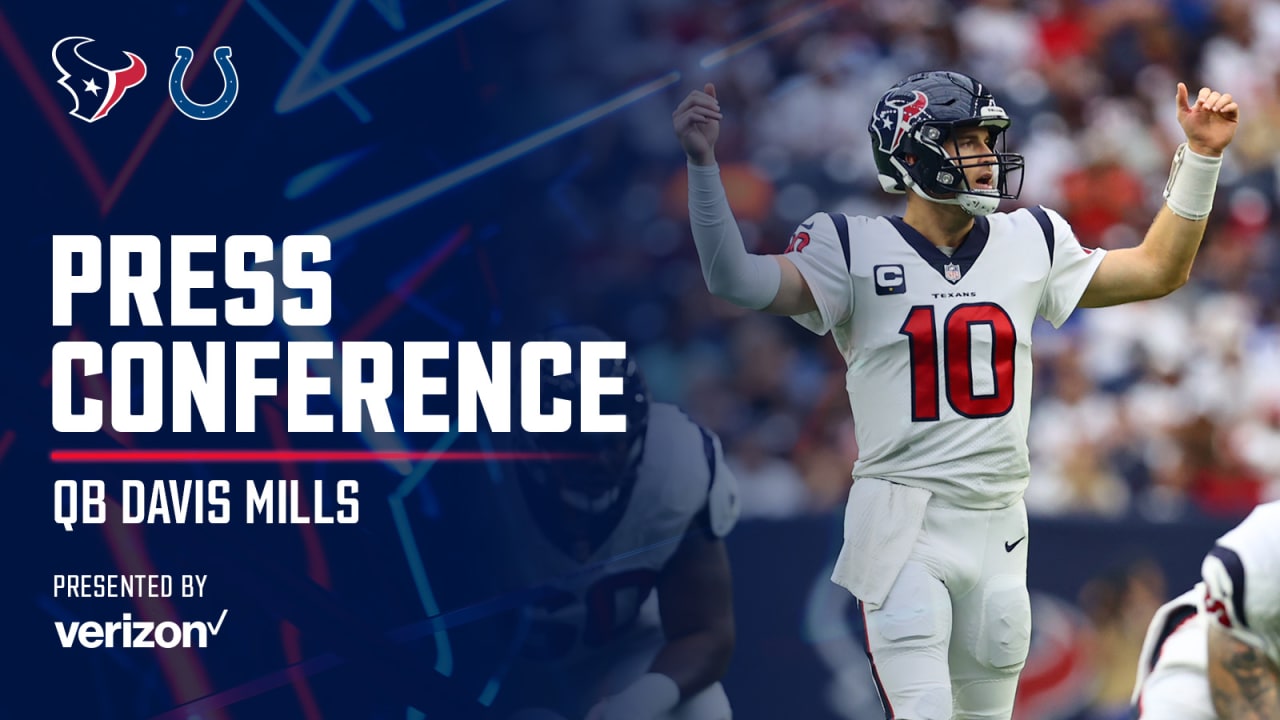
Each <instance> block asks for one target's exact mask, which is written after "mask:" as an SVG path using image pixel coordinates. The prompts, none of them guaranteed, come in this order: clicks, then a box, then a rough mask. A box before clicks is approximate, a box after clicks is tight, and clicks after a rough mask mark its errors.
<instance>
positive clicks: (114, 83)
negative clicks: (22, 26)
mask: <svg viewBox="0 0 1280 720" xmlns="http://www.w3.org/2000/svg"><path fill="white" fill-rule="evenodd" d="M91 42H93V39H92V38H87V37H75V36H73V37H64V38H62V39H61V40H59V41H58V42H57V43H56V44H55V45H54V46H53V64H54V66H55V67H57V68H58V72H60V73H62V77H61V78H58V84H59V85H61V86H62V87H64V88H66V89H67V92H69V93H71V97H72V98H74V99H75V103H76V104H75V107H73V108H71V112H70V115H72V116H73V117H77V118H80V119H81V120H83V121H85V122H90V123H91V122H96V121H98V120H101V119H102V118H104V117H106V116H107V113H109V112H111V108H113V107H115V106H116V103H118V102H120V98H122V97H124V91H125V90H128V89H129V88H131V87H133V86H134V85H137V84H138V83H140V82H142V81H143V79H144V78H146V77H147V64H146V63H144V62H142V58H140V57H138V56H137V55H134V54H133V53H131V52H125V53H124V56H125V57H126V58H128V59H129V64H128V66H126V67H123V68H120V69H118V70H108V69H106V68H104V67H101V66H99V65H95V64H94V63H91V62H89V61H88V60H85V59H84V57H83V56H81V55H80V46H81V45H85V44H87V43H91Z"/></svg>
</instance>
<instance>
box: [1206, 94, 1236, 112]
mask: <svg viewBox="0 0 1280 720" xmlns="http://www.w3.org/2000/svg"><path fill="white" fill-rule="evenodd" d="M1230 104H1231V93H1222V94H1221V95H1219V96H1218V99H1217V100H1214V101H1213V104H1212V105H1211V106H1210V107H1211V108H1212V109H1213V111H1214V112H1222V109H1223V108H1225V107H1226V106H1228V105H1230Z"/></svg>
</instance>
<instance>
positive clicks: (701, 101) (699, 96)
mask: <svg viewBox="0 0 1280 720" xmlns="http://www.w3.org/2000/svg"><path fill="white" fill-rule="evenodd" d="M692 95H693V100H694V104H696V105H701V106H703V107H709V108H711V109H713V110H719V109H720V101H719V100H717V99H716V97H715V96H714V95H708V94H706V93H704V92H698V91H697V90H694V91H693V93H692Z"/></svg>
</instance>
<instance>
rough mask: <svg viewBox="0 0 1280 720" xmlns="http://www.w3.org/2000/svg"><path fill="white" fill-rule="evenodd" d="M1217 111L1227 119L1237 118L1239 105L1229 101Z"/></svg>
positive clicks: (1238, 116) (1238, 117)
mask: <svg viewBox="0 0 1280 720" xmlns="http://www.w3.org/2000/svg"><path fill="white" fill-rule="evenodd" d="M1218 113H1219V114H1220V115H1222V117H1224V118H1226V119H1228V120H1239V119H1240V106H1239V105H1237V104H1235V102H1229V103H1227V105H1226V106H1225V107H1223V108H1222V109H1221V110H1219V111H1218Z"/></svg>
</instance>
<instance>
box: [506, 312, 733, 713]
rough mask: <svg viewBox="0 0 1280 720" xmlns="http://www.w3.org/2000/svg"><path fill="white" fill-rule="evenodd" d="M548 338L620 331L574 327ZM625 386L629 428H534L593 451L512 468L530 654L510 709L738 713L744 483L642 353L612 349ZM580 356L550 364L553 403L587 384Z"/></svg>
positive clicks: (540, 440)
mask: <svg viewBox="0 0 1280 720" xmlns="http://www.w3.org/2000/svg"><path fill="white" fill-rule="evenodd" d="M550 339H553V340H561V341H566V342H569V343H570V344H571V345H574V346H577V344H579V343H581V342H584V341H607V340H609V337H608V336H606V335H605V334H604V333H603V332H601V331H600V330H597V329H595V328H591V327H585V326H566V327H561V328H557V329H556V330H554V331H552V332H551V333H550ZM600 375H601V377H604V378H607V379H609V380H610V381H613V382H617V384H618V385H619V386H620V390H621V392H620V394H608V395H603V396H602V397H601V408H600V412H601V413H603V414H606V415H624V416H626V418H627V431H626V432H625V433H589V432H581V431H579V430H577V428H576V426H575V427H574V428H572V429H571V430H570V431H569V432H565V433H529V434H526V435H524V436H523V437H524V438H525V440H527V441H528V442H529V443H530V447H531V448H532V449H534V450H537V451H542V452H548V453H568V454H572V455H579V456H582V457H583V458H584V459H581V460H560V461H549V462H530V463H524V464H519V465H516V466H514V467H515V469H516V471H517V473H518V477H517V478H516V482H515V483H513V484H511V485H509V486H507V489H509V490H510V492H508V493H507V494H506V495H505V498H506V500H507V501H508V502H506V503H505V506H506V507H505V515H506V517H505V519H504V521H503V524H504V527H505V529H506V530H508V531H510V532H511V533H513V537H514V539H515V541H516V543H517V547H516V548H515V549H514V552H513V553H512V557H511V558H510V560H511V561H513V562H514V563H516V564H517V566H518V567H517V572H518V573H519V576H520V579H521V583H522V585H523V586H524V587H529V588H539V589H541V590H542V591H543V592H541V593H540V594H539V596H538V597H537V599H536V600H534V601H533V602H532V603H531V605H530V606H529V607H527V608H526V609H525V618H524V623H525V625H526V628H527V630H526V632H525V639H524V643H523V650H522V659H521V660H520V661H519V662H518V663H517V667H515V668H513V670H512V672H511V676H512V677H513V678H515V679H518V680H519V682H520V687H518V688H517V689H515V690H514V691H507V690H504V691H503V692H504V694H508V695H511V694H514V695H515V697H516V698H517V699H518V702H519V705H520V707H522V708H523V710H521V711H519V712H517V713H515V714H514V715H512V716H511V717H510V720H552V719H556V720H560V719H565V720H584V719H585V720H730V718H731V717H732V712H731V711H730V706H729V701H728V698H727V697H726V695H725V692H724V689H723V687H722V686H721V685H720V679H721V677H723V675H724V673H725V670H726V669H727V667H728V664H729V658H730V656H731V655H732V653H733V644H734V627H733V603H732V586H731V579H730V575H729V560H728V555H727V553H726V551H725V547H724V542H723V538H724V536H725V535H727V534H728V533H729V531H730V530H732V529H733V526H734V524H735V523H736V521H737V518H738V510H739V505H738V497H737V481H736V480H735V478H734V476H733V473H732V472H731V471H730V470H729V468H728V466H727V465H726V464H725V460H724V451H723V450H722V449H721V447H720V440H719V438H718V437H716V435H715V434H714V433H712V432H711V431H709V430H707V429H705V428H703V427H702V426H700V425H698V424H697V423H695V422H694V421H693V420H692V419H690V418H689V416H688V415H685V414H684V412H682V411H681V410H680V409H679V408H677V407H675V406H673V405H668V404H666V403H655V402H651V401H650V398H649V392H648V389H647V386H646V384H645V382H644V378H643V376H642V375H641V373H640V370H639V368H638V367H637V366H636V364H635V362H634V361H632V360H619V361H606V362H605V363H603V366H602V370H601V373H600ZM581 376H582V369H581V368H580V367H576V366H575V367H574V369H573V372H567V373H564V374H555V373H554V372H544V373H543V376H542V402H543V404H544V412H548V413H549V412H550V411H551V409H552V407H551V404H552V403H553V402H556V400H555V398H560V397H563V398H574V397H578V395H579V393H580V391H579V389H578V384H579V382H580V378H581Z"/></svg>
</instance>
